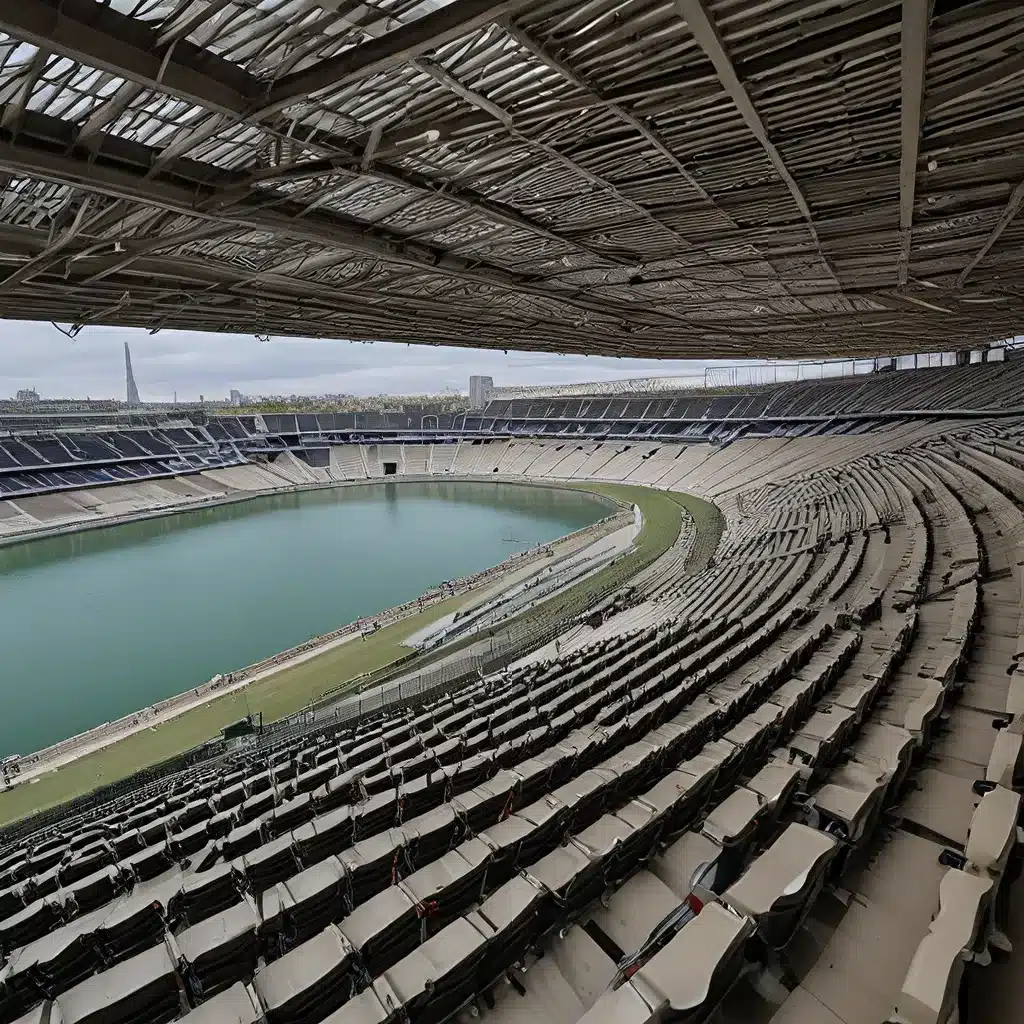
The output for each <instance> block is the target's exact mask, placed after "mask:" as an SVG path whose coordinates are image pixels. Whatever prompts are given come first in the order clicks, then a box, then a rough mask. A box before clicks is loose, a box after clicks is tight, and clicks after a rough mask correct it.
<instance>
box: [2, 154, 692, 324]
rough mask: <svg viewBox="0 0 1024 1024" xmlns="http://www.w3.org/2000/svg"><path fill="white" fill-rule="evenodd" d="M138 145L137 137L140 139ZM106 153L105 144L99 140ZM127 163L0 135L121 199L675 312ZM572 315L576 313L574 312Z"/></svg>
mask: <svg viewBox="0 0 1024 1024" xmlns="http://www.w3.org/2000/svg"><path fill="white" fill-rule="evenodd" d="M133 145H134V144H133ZM99 148H100V153H101V154H102V152H103V147H102V145H101V146H100V147H99ZM142 166H145V165H144V164H142V165H140V168H139V170H135V169H133V168H129V167H126V166H124V165H120V166H112V165H111V164H109V163H107V162H104V161H103V160H102V159H100V158H99V157H97V158H95V159H93V160H91V161H90V160H83V159H81V158H79V157H77V156H75V155H73V154H67V153H56V152H53V151H52V150H50V149H46V148H43V147H41V146H38V145H36V146H34V145H32V144H30V143H29V142H28V141H27V140H25V139H24V138H22V140H21V141H20V142H19V143H18V144H17V145H12V144H11V143H8V142H0V169H5V170H9V171H14V172H16V173H20V174H28V175H31V176H33V177H37V178H42V179H44V180H47V181H55V182H59V183H61V184H65V185H70V186H73V187H75V188H83V189H86V190H88V191H91V192H95V193H97V194H101V195H106V196H109V197H111V198H115V199H122V200H128V201H131V202H139V203H143V204H146V205H148V206H152V207H154V208H157V209H162V210H165V211H168V212H171V213H176V214H179V215H183V216H188V217H193V218H198V219H201V220H207V221H212V222H215V223H218V224H223V225H227V226H233V227H235V228H237V229H239V230H254V231H269V232H271V233H273V234H276V235H280V236H282V237H288V238H295V239H302V240H305V241H310V242H314V243H317V244H320V245H325V246H328V247H331V248H335V249H347V250H349V251H351V252H356V253H360V254H363V255H368V256H374V257H377V258H380V259H383V260H386V261H387V262H389V263H392V264H397V265H400V266H405V267H409V268H412V269H415V270H419V271H425V272H429V273H436V274H440V275H442V276H446V277H449V278H451V279H454V280H461V281H464V282H465V283H467V284H474V285H484V286H488V287H492V288H495V289H498V290H499V291H505V292H510V293H519V294H522V295H529V296H532V297H533V298H541V299H544V300H546V301H550V302H554V303H557V304H559V305H562V306H565V307H567V308H569V309H574V310H577V311H579V312H582V313H585V314H587V315H596V316H598V317H603V318H610V319H611V320H613V321H617V322H619V323H626V322H628V320H629V317H630V316H632V318H633V319H634V320H639V321H640V322H646V323H649V324H657V323H659V322H664V321H665V320H666V319H669V320H671V319H674V318H673V317H672V315H671V314H670V313H667V312H662V311H659V310H657V309H656V308H650V307H647V308H644V309H642V310H635V311H634V310H628V311H627V310H625V309H623V308H622V307H621V306H617V305H615V304H612V303H608V302H605V301H603V300H601V299H596V298H595V299H591V298H590V297H581V296H580V295H579V294H577V293H575V292H570V291H569V290H568V289H565V288H546V287H544V286H543V282H538V281H536V280H535V279H532V278H529V277H524V276H521V275H516V274H511V273H509V272H507V271H505V270H503V269H500V268H498V267H494V266H488V265H487V264H483V263H481V261H480V260H478V259H467V258H463V257H460V256H455V255H453V254H451V253H449V252H447V251H445V250H439V249H436V248H433V247H431V246H429V245H424V244H423V243H419V242H413V241H410V240H408V239H406V238H403V237H402V236H395V235H392V234H390V233H389V232H387V231H385V230H383V229H381V228H375V227H372V226H369V225H366V224H363V223H361V222H359V221H354V220H351V219H348V218H343V217H341V216H340V215H337V214H330V215H327V214H324V213H322V212H320V211H317V213H315V214H312V213H310V212H309V211H307V210H305V209H304V208H303V207H301V206H299V207H297V208H296V209H295V210H294V211H293V213H294V216H289V215H288V214H287V213H286V212H282V208H281V207H279V208H278V209H276V210H271V209H268V208H266V204H265V202H264V201H261V198H260V197H259V196H258V195H257V196H255V197H252V198H250V199H249V200H248V201H240V202H233V203H232V205H230V206H228V207H227V208H226V209H215V208H214V203H213V202H212V200H213V199H215V198H216V196H217V195H218V193H217V191H216V190H211V189H209V187H206V188H204V187H202V186H201V185H196V186H195V187H185V186H183V185H182V184H179V183H178V182H177V181H175V180H174V179H170V178H164V177H159V176H153V175H149V174H147V173H145V172H143V171H141V167H142ZM570 315H572V314H570Z"/></svg>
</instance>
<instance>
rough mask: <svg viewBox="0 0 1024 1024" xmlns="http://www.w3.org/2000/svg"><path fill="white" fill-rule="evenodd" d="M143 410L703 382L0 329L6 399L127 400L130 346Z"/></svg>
mask: <svg viewBox="0 0 1024 1024" xmlns="http://www.w3.org/2000/svg"><path fill="white" fill-rule="evenodd" d="M126 341H127V342H128V344H129V345H130V346H131V351H132V366H133V368H134V370H135V378H136V381H137V382H138V385H139V393H140V394H141V395H142V398H143V400H144V401H146V400H149V401H171V399H172V398H173V397H174V395H175V392H176V393H177V396H178V399H179V401H193V400H195V399H197V398H198V397H199V395H204V396H205V397H207V398H223V397H225V396H226V395H227V394H228V392H229V391H230V390H231V388H237V389H238V390H239V391H242V392H243V393H245V394H251V395H261V394H262V395H271V394H275V395H290V394H301V395H317V394H336V393H345V394H355V395H377V394H392V395H403V394H405V395H409V394H425V393H434V394H436V393H440V392H441V391H443V390H445V389H455V390H458V391H462V392H465V391H466V390H467V389H468V387H469V377H470V375H471V374H474V373H480V374H486V375H489V376H492V377H493V378H494V382H495V384H498V385H511V384H520V385H522V384H568V383H575V382H579V381H596V380H614V379H617V378H625V377H640V376H655V375H657V376H663V375H668V374H685V375H699V374H702V373H703V370H704V367H705V366H706V365H707V366H711V365H715V361H709V362H707V363H704V362H700V361H694V360H664V361H660V360H655V359H610V358H600V357H584V356H562V355H544V354H538V353H536V352H508V353H507V354H506V353H504V352H497V351H489V350H484V349H465V348H441V347H435V346H430V345H423V346H419V345H405V344H391V343H386V342H377V343H375V344H372V345H371V344H365V343H361V342H349V341H321V340H314V339H309V338H274V339H272V340H271V341H270V342H269V343H266V344H265V343H261V342H259V341H257V340H256V338H255V337H252V336H249V335H240V334H202V333H199V332H193V331H173V330H165V331H160V332H159V333H158V334H150V333H149V332H148V331H143V330H138V329H134V328H120V327H87V328H85V329H84V330H83V331H82V332H81V333H80V334H79V335H78V336H77V337H76V338H75V339H74V340H72V339H70V338H67V337H65V336H64V335H63V334H61V333H60V332H59V331H58V330H56V329H55V328H54V327H53V326H52V325H51V324H49V323H38V322H31V321H15V320H6V321H4V320H0V352H2V359H0V396H6V395H13V394H14V393H15V391H17V390H18V389H19V388H32V387H34V388H35V389H36V390H37V391H38V392H39V394H40V395H41V396H42V397H43V398H80V397H85V396H89V397H90V398H123V397H124V390H125V388H124V354H123V346H124V343H125V342H126Z"/></svg>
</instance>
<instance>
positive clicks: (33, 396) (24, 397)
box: [14, 388, 39, 402]
mask: <svg viewBox="0 0 1024 1024" xmlns="http://www.w3.org/2000/svg"><path fill="white" fill-rule="evenodd" d="M14 400H15V401H16V402H38V401H39V392H38V391H36V389H35V388H22V389H21V390H20V391H19V392H18V393H17V394H16V395H15V396H14Z"/></svg>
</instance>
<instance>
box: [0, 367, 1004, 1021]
mask: <svg viewBox="0 0 1024 1024" xmlns="http://www.w3.org/2000/svg"><path fill="white" fill-rule="evenodd" d="M969 369H970V370H971V372H972V373H974V372H975V370H976V369H977V368H969ZM1001 372H1002V373H1008V374H1009V375H1010V377H1011V378H1012V379H1011V380H1009V382H1008V380H1007V379H1005V378H1004V377H1002V376H1000V375H999V374H995V373H992V374H988V373H987V370H986V373H985V374H984V376H983V377H981V376H973V377H971V378H970V379H971V380H972V381H982V382H983V383H984V385H985V386H984V388H983V389H982V390H974V389H973V388H965V390H963V391H957V390H955V389H953V390H950V391H949V392H948V396H947V397H948V398H949V399H950V401H948V402H947V401H946V399H945V398H943V397H942V396H940V395H937V386H933V385H932V384H931V383H929V381H932V380H933V378H931V377H928V380H927V381H926V380H925V379H924V377H922V378H921V380H922V383H921V385H920V387H919V388H917V389H916V390H914V391H913V392H912V393H911V394H910V396H909V398H908V399H907V400H906V401H903V400H902V396H901V395H900V394H898V393H895V392H893V391H891V390H890V385H889V383H888V380H889V379H892V380H895V375H893V376H892V377H891V378H888V379H880V380H878V381H873V382H871V385H870V387H869V388H867V391H865V390H863V389H864V388H865V387H867V385H865V384H864V382H863V381H857V382H856V384H855V385H854V384H847V383H843V384H842V385H835V386H833V385H832V384H831V383H827V384H826V385H824V386H823V387H822V389H821V391H820V392H816V391H815V390H814V388H806V389H803V388H801V389H800V392H799V393H800V395H801V396H802V397H800V398H799V403H800V408H801V410H802V413H801V414H803V415H811V413H810V412H808V410H809V409H810V408H815V409H829V410H832V411H831V412H830V413H828V414H825V415H826V419H832V418H833V413H836V414H840V413H841V415H842V416H843V417H845V416H852V415H858V416H859V415H862V414H863V415H872V416H873V415H875V414H876V413H878V412H888V411H892V410H899V408H900V407H901V406H903V407H904V408H907V407H909V404H910V402H911V400H912V402H913V404H914V405H916V406H917V407H918V408H920V407H921V405H922V403H929V402H931V403H932V405H931V406H929V410H930V411H929V414H927V415H909V414H908V415H905V416H901V417H900V418H899V421H898V422H895V423H894V422H891V421H890V422H888V423H887V425H886V428H885V429H884V430H869V431H867V432H862V433H860V432H856V431H853V432H851V431H840V432H835V433H833V432H822V433H819V434H818V435H817V436H807V437H805V436H785V437H784V436H779V437H763V436H762V437H751V436H747V437H743V438H742V439H737V440H734V441H732V442H731V443H728V444H724V445H709V444H707V443H693V444H681V443H669V444H664V443H660V442H659V441H654V440H649V441H642V442H639V443H625V442H619V441H616V442H613V443H601V442H597V441H586V442H582V443H577V442H575V441H573V442H565V441H560V440H556V439H551V440H546V439H544V438H543V436H541V437H540V438H519V439H511V440H510V439H508V438H501V439H498V438H495V439H493V440H486V441H484V440H481V439H480V438H473V437H463V438H461V439H460V440H459V441H458V443H456V444H431V445H417V444H415V443H413V442H411V441H405V442H401V443H399V444H394V445H392V444H377V443H374V444H369V445H353V444H349V445H338V446H335V447H332V448H331V451H330V455H329V459H328V464H327V466H326V467H322V468H318V469H316V470H315V472H316V473H321V472H323V473H326V475H327V477H329V478H330V479H334V480H342V479H367V478H377V477H380V476H381V475H382V474H383V472H384V467H385V466H387V465H392V466H395V467H396V472H397V473H398V474H400V475H419V474H421V473H423V472H425V471H429V472H431V473H434V474H454V475H467V476H470V477H488V478H494V476H495V475H497V476H498V477H500V478H502V479H508V478H523V479H537V480H555V481H557V480H561V479H574V480H579V479H595V480H612V481H625V482H632V483H641V484H646V485H648V486H655V487H659V488H670V489H675V490H680V491H687V492H690V493H694V494H697V495H701V496H703V497H705V498H707V499H708V500H711V501H713V502H714V503H715V504H716V505H717V506H718V508H719V509H720V510H721V512H722V514H723V515H724V518H725V531H724V533H723V536H722V539H721V542H720V543H719V545H718V547H717V550H715V551H707V550H698V549H697V534H696V531H695V530H694V529H693V526H692V524H688V525H687V526H686V527H685V528H684V530H683V532H682V533H681V535H680V538H679V540H678V541H677V543H676V544H675V545H673V547H672V548H671V549H670V550H669V551H668V552H666V554H665V555H664V556H662V558H661V559H659V560H658V561H657V562H655V563H654V565H652V566H651V567H649V568H648V569H647V570H646V571H645V572H644V573H643V574H642V576H641V577H638V578H637V579H636V580H635V581H633V582H634V583H635V585H636V586H637V588H638V591H639V594H640V596H641V598H642V600H640V602H639V603H634V604H633V605H632V606H631V607H629V608H628V609H627V610H624V611H622V612H621V613H619V614H612V615H609V616H608V617H607V618H605V619H604V621H603V622H601V623H600V624H597V625H594V624H588V625H580V626H578V627H576V628H574V629H573V630H572V631H571V634H567V635H566V637H565V638H564V642H563V643H562V644H561V646H560V649H559V651H558V653H557V654H552V652H551V651H550V649H549V648H545V649H544V650H543V651H542V652H539V653H537V654H536V655H534V656H532V657H528V658H524V659H523V660H522V661H521V662H519V663H516V664H515V665H513V666H511V667H509V668H508V669H506V670H505V671H503V672H501V673H499V674H497V675H494V676H490V677H487V678H484V679H481V680H478V681H476V682H473V683H471V684H469V685H467V686H465V687H463V688H461V689H458V690H455V691H453V692H450V693H434V694H432V695H430V696H429V697H428V698H427V699H426V701H425V702H424V703H421V704H418V705H407V706H404V707H394V708H386V709H385V710H384V711H383V712H381V713H380V714H378V715H376V716H374V717H370V718H366V719H365V720H362V721H359V722H358V723H356V724H345V725H343V726H337V727H333V728H330V729H328V728H327V727H326V726H325V725H324V724H323V723H322V722H321V723H319V724H316V725H314V726H313V727H312V729H311V731H309V732H307V733H305V734H302V735H298V736H295V737H294V738H291V739H288V740H286V741H280V742H276V743H273V744H269V745H264V746H257V747H256V748H253V749H251V750H247V751H239V752H236V753H234V754H230V755H227V756H221V757H219V758H218V759H216V760H210V761H200V762H199V763H197V764H195V765H193V766H191V767H189V768H187V769H184V770H181V771H178V772H176V773H175V774H173V775H169V776H167V777H166V778H158V779H156V780H150V781H148V782H147V783H146V784H145V786H144V787H142V788H139V789H137V790H135V791H131V792H128V793H125V794H122V795H120V796H118V797H117V798H116V799H114V800H112V801H110V802H108V803H106V804H102V805H100V806H98V807H94V808H91V809H90V810H87V811H84V812H82V813H80V814H78V815H68V816H66V817H65V818H64V819H63V820H61V821H60V823H59V825H50V826H49V827H47V828H45V829H42V830H37V831H33V830H32V828H31V826H25V827H21V828H18V829H12V830H8V831H7V833H6V836H7V838H6V839H5V840H4V841H3V845H2V847H0V955H2V956H3V958H4V960H3V966H2V967H0V1021H5V1022H6V1021H19V1022H20V1021H39V1022H44V1021H50V1022H53V1021H58V1020H60V1021H63V1022H65V1024H68V1022H89V1024H115V1022H117V1024H129V1022H139V1024H142V1022H147V1024H160V1022H163V1021H171V1020H176V1019H182V1020H186V1021H191V1022H193V1024H203V1022H207V1021H210V1022H212V1021H218V1022H219V1021H244V1022H251V1024H262V1022H279V1021H280V1022H286V1021H288V1022H291V1021H296V1022H299V1021H301V1022H309V1024H317V1022H321V1021H325V1022H329V1024H364V1022H367V1024H369V1022H373V1024H391V1022H394V1024H398V1022H408V1024H412V1022H417V1024H418V1022H423V1024H427V1022H430V1024H434V1022H437V1024H440V1022H441V1021H446V1020H458V1021H468V1020H470V1019H478V1020H485V1021H491V1022H496V1024H513V1022H520V1021H525V1020H531V1021H537V1022H540V1024H583V1022H586V1024H599V1022H600V1024H605V1022H608V1024H610V1022H616V1024H618V1022H624V1024H634V1022H635V1024H648V1022H650V1024H654V1022H661V1021H681V1022H682V1021H685V1022H687V1024H690V1022H698V1021H710V1020H716V1021H719V1022H724V1024H739V1022H755V1024H757V1022H769V1021H770V1022H774V1024H819V1022H820V1024H837V1022H839V1024H882V1022H891V1024H923V1022H928V1024H947V1022H953V1021H959V1022H960V1024H967V1021H968V1020H970V1021H972V1022H973V1021H974V1020H975V1018H976V1014H977V1013H978V1012H980V1013H981V1014H982V1016H980V1017H978V1018H977V1019H978V1020H981V1021H984V1022H988V1021H994V1020H1012V1019H1014V1013H1015V1012H1016V1011H1015V1010H1007V1008H1006V1007H1002V1008H1000V1007H998V1006H996V1007H995V1008H993V1005H992V1003H991V1000H992V999H995V998H997V997H996V996H993V995H992V992H993V991H995V990H996V989H998V987H999V986H998V985H994V984H993V981H992V979H993V978H995V977H997V974H998V972H999V971H1000V970H1003V971H1005V970H1009V969H1012V968H1013V964H1012V961H1011V967H1010V968H1006V967H1005V966H1003V965H1000V964H999V963H996V962H994V961H996V960H998V959H1004V958H1005V956H1006V955H1007V954H1008V953H1009V952H1010V950H1011V947H1012V942H1011V939H1010V935H1009V932H1010V930H1011V922H1010V919H1009V907H1010V898H1011V887H1012V885H1013V883H1014V882H1015V880H1016V878H1017V876H1018V875H1019V873H1020V869H1021V856H1022V843H1021V832H1020V830H1019V828H1018V821H1019V820H1020V812H1021V807H1020V792H1021V787H1022V785H1024V752H1022V747H1024V743H1022V736H1024V641H1022V637H1024V603H1022V588H1024V549H1022V543H1024V497H1022V496H1024V418H1022V417H1019V416H1016V415H1013V410H1014V405H1015V403H1016V402H1017V401H1018V400H1019V398H1018V396H1019V393H1020V392H1013V390H1012V387H1011V385H1012V383H1013V381H1016V380H1017V374H1018V373H1019V371H1018V369H1017V368H1015V367H1003V368H1002V370H1001ZM922 373H923V371H922ZM936 373H938V371H936ZM880 376H881V375H880ZM966 379H967V375H966V373H961V368H958V369H957V372H956V375H954V374H953V372H952V371H949V376H947V377H943V378H942V380H944V381H952V382H954V383H956V382H958V381H961V380H966ZM989 385H991V387H989ZM1004 385H1005V387H1004ZM780 389H785V390H784V391H780V394H784V395H786V396H788V397H785V398H784V399H778V401H779V402H780V403H783V404H787V407H791V406H790V405H789V404H788V403H792V402H794V401H797V399H795V398H794V397H793V396H794V395H795V394H796V391H795V390H794V389H792V388H790V386H788V385H787V386H780ZM854 389H856V390H854ZM774 394H775V392H774V391H773V395H774ZM972 395H973V397H972ZM754 397H757V396H751V395H746V396H742V397H740V398H737V397H735V396H729V397H727V398H724V399H714V400H712V403H711V404H712V405H714V403H716V402H721V403H722V404H721V405H719V406H716V408H715V415H716V416H719V415H722V416H725V415H726V413H723V412H722V409H725V403H728V410H726V412H728V411H731V410H734V409H736V408H737V405H738V403H747V408H752V407H753V406H752V405H751V403H752V400H753V398H754ZM640 401H641V400H639V399H638V400H637V404H639V402H640ZM642 401H643V402H645V403H647V409H646V413H647V415H649V416H651V417H654V416H656V415H658V414H662V415H665V414H666V411H668V412H672V411H673V410H674V409H675V408H677V406H676V405H675V403H678V402H680V401H682V399H679V398H666V399H659V402H660V403H661V404H659V405H658V408H657V409H652V408H651V406H653V405H654V404H656V403H654V402H653V401H651V400H648V399H643V400H642ZM602 402H603V403H604V404H605V405H606V406H607V404H608V400H602ZM758 402H761V398H758ZM833 402H835V403H836V405H835V408H833V405H832V403H833ZM990 402H991V403H995V405H994V406H993V408H996V407H1001V408H1002V411H1003V413H1004V415H1002V416H1001V417H997V416H995V415H992V414H990V415H987V416H974V415H972V416H970V417H967V416H962V417H946V416H941V417H940V416H938V415H933V414H936V413H940V412H943V413H944V412H950V411H951V410H952V409H954V408H955V407H956V403H963V404H962V406H961V410H962V411H964V412H966V413H972V414H973V413H977V412H978V411H979V410H985V409H989V408H990V407H989V404H988V403H990ZM545 403H546V409H547V408H549V407H553V406H554V405H555V403H553V402H550V401H549V400H545ZM771 403H772V404H775V403H776V398H774V397H773V398H772V399H771ZM584 404H585V401H584V402H583V403H581V402H580V401H579V400H575V399H574V400H573V410H572V415H573V416H574V417H576V418H577V419H579V418H580V417H581V416H582V415H584V411H583V409H582V406H583V405H584ZM625 404H628V403H625ZM762 405H763V403H762ZM762 405H758V406H757V408H758V409H761V410H762V412H763V411H766V410H767V408H768V406H767V405H763V408H762ZM577 406H579V408H576V407H577ZM840 406H842V408H840ZM706 408H707V409H710V408H711V406H710V405H709V406H707V407H706ZM558 411H559V410H558V409H556V410H555V412H556V413H557V412H558ZM587 413H589V410H587ZM504 414H507V410H506V412H505V413H503V415H504ZM535 415H540V413H535V412H532V411H530V410H527V412H526V413H525V414H524V417H525V418H526V420H527V421H529V417H531V416H535ZM545 415H548V413H547V412H546V411H545ZM551 415H554V413H552V414H551ZM631 415H632V413H631ZM758 415H760V413H758ZM773 415H774V413H773ZM813 415H818V413H814V414H813ZM620 418H621V417H620ZM726 418H727V417H726ZM268 425H269V424H268ZM296 426H298V424H296ZM229 429H231V428H227V427H225V430H226V431H227V430H229ZM297 432H298V431H297ZM540 433H541V434H543V431H541V432H540ZM231 436H232V437H233V436H234V435H231ZM282 436H283V435H282ZM211 437H212V435H211ZM135 440H137V442H138V443H140V444H143V445H145V443H146V440H145V438H144V437H139V438H137V439H135ZM58 443H60V444H62V445H63V444H64V442H63V441H59V442H58ZM98 443H104V444H109V443H111V441H109V440H104V441H102V442H98ZM26 444H30V442H26ZM3 448H4V449H6V450H7V451H8V452H10V451H11V449H10V446H8V445H7V443H6V441H5V442H4V445H3ZM15 452H18V453H21V449H19V448H17V447H15ZM11 457H12V458H16V455H15V454H14V453H11ZM37 457H40V458H41V457H42V455H41V453H39V454H38V456H37ZM139 458H140V459H143V460H145V461H152V459H153V456H151V457H150V459H146V458H145V456H139ZM305 472H314V470H311V469H310V467H309V466H305V465H304V464H302V463H300V462H299V460H297V459H294V458H292V456H291V455H282V456H280V457H279V458H277V459H276V460H275V461H274V462H273V463H267V464H261V465H257V464H247V465H237V466H230V467H227V468H218V469H213V470H207V471H204V472H203V473H202V474H200V476H201V478H203V479H206V478H218V479H220V480H221V481H223V483H224V486H228V485H230V486H238V487H239V488H241V489H254V490H257V489H266V488H267V487H272V486H276V485H275V484H274V481H275V480H277V481H282V480H285V481H289V482H290V484H291V485H296V486H297V485H303V484H304V483H306V482H307V480H308V478H307V477H305V476H303V475H302V474H303V473H305ZM1018 995H1019V992H1018ZM986 998H987V999H988V1000H989V1004H988V1006H986V1002H985V1000H986ZM968 1006H970V1010H968ZM1017 1010H1019V1006H1018V1007H1017ZM968 1014H969V1016H968Z"/></svg>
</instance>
